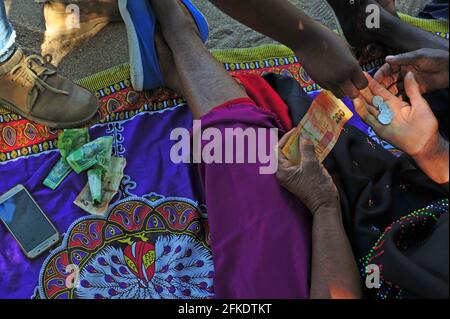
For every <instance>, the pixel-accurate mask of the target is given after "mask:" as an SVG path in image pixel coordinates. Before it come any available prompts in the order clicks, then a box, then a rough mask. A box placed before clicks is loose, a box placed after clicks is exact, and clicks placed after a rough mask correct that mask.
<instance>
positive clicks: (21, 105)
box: [0, 49, 98, 129]
mask: <svg viewBox="0 0 450 319" xmlns="http://www.w3.org/2000/svg"><path fill="white" fill-rule="evenodd" d="M0 104H1V105H2V106H4V107H6V108H7V109H9V110H11V111H13V112H15V113H18V114H20V115H22V116H23V117H25V118H27V119H30V120H32V121H34V122H36V123H39V124H42V125H45V126H48V127H52V128H58V129H59V128H73V127H78V126H81V125H83V124H86V123H87V122H88V121H89V120H90V119H91V118H93V117H94V115H95V114H96V113H97V110H98V103H97V99H96V98H95V96H94V95H93V94H92V93H91V92H89V91H87V90H85V89H83V88H81V87H79V86H77V85H75V84H74V83H72V82H71V81H70V80H68V79H66V78H63V77H61V76H59V75H58V74H57V72H56V69H54V68H53V67H51V66H48V64H47V63H46V61H45V60H44V58H42V57H41V56H39V55H30V56H28V57H27V56H25V55H24V54H23V52H22V50H20V49H17V50H16V52H15V53H14V55H13V56H12V57H11V58H10V59H9V60H8V61H6V62H5V63H3V64H0Z"/></svg>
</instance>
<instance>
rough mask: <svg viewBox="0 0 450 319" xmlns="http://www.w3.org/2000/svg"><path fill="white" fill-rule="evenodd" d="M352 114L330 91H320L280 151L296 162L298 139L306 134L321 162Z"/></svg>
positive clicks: (297, 158) (298, 155) (297, 161)
mask: <svg viewBox="0 0 450 319" xmlns="http://www.w3.org/2000/svg"><path fill="white" fill-rule="evenodd" d="M352 116H353V113H352V112H351V111H350V110H349V109H348V107H347V106H346V105H345V104H344V103H343V102H342V101H341V100H339V99H337V98H336V97H335V96H334V95H333V94H332V93H331V92H328V91H323V92H321V93H320V94H319V95H318V96H317V97H316V98H315V100H314V101H313V103H312V105H311V106H310V108H309V110H308V112H307V113H306V115H305V116H304V117H303V119H302V120H301V122H300V124H299V125H298V127H297V130H296V131H295V132H294V133H293V134H292V135H291V136H290V137H289V139H288V140H287V142H286V145H284V147H283V148H282V149H281V152H282V153H283V154H284V155H285V156H286V157H287V158H288V159H289V160H291V161H292V162H293V163H294V164H298V163H299V162H300V154H299V152H298V139H299V136H300V135H303V136H307V137H308V138H309V139H310V140H311V141H312V142H313V144H314V147H315V151H316V155H317V158H318V159H319V162H321V163H322V162H323V161H324V160H325V158H326V157H327V156H328V154H330V152H331V150H332V149H333V147H334V146H335V145H336V142H337V141H338V139H339V136H340V135H341V132H342V128H343V127H344V125H345V124H346V123H347V122H348V120H350V119H351V118H352Z"/></svg>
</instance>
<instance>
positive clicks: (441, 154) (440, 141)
mask: <svg viewBox="0 0 450 319" xmlns="http://www.w3.org/2000/svg"><path fill="white" fill-rule="evenodd" d="M448 151H449V149H448V142H447V141H446V140H445V139H444V138H443V137H442V136H440V135H439V136H437V141H436V142H435V143H434V144H433V147H432V149H430V150H424V151H423V152H422V154H418V155H415V156H412V157H413V159H414V160H415V161H416V163H417V165H419V167H420V168H421V169H422V171H423V172H424V173H425V174H427V176H428V177H430V178H431V179H432V180H433V181H435V182H436V183H438V184H445V183H448V181H449V153H448Z"/></svg>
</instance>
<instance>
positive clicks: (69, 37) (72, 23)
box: [38, 0, 122, 64]
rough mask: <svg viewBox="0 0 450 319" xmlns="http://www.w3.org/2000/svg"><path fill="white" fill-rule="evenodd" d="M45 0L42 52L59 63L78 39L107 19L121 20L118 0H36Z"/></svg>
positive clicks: (92, 33) (96, 30)
mask: <svg viewBox="0 0 450 319" xmlns="http://www.w3.org/2000/svg"><path fill="white" fill-rule="evenodd" d="M38 2H41V3H44V18H45V29H46V31H45V38H44V41H43V43H42V47H41V49H42V55H44V56H45V55H51V56H52V58H53V59H52V61H53V63H55V64H58V63H59V62H60V61H61V60H62V59H63V58H64V56H65V55H67V53H68V52H70V51H71V50H72V49H73V48H74V47H75V46H77V45H78V44H79V43H80V42H81V41H83V40H86V39H90V38H92V37H94V36H95V35H96V34H98V33H99V32H100V31H101V30H103V28H105V27H106V26H107V25H108V24H109V23H110V22H119V21H122V18H121V16H120V12H119V5H118V2H117V0H76V1H73V0H70V1H69V0H39V1H38Z"/></svg>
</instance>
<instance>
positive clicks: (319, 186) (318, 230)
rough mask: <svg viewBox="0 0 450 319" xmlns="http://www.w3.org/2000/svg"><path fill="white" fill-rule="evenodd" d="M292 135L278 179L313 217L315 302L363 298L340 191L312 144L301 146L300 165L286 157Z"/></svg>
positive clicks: (312, 290) (313, 292) (302, 143)
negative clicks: (343, 222)
mask: <svg viewBox="0 0 450 319" xmlns="http://www.w3.org/2000/svg"><path fill="white" fill-rule="evenodd" d="M292 133H293V131H291V132H290V133H288V134H286V135H285V136H284V137H283V139H282V140H281V141H280V155H279V165H278V168H279V170H278V172H277V178H278V180H279V182H280V184H281V185H282V186H283V187H285V188H286V189H287V190H289V191H290V192H291V193H293V194H294V195H295V196H297V197H298V198H299V199H300V200H301V201H302V202H303V203H304V204H305V205H306V206H307V207H308V209H309V210H310V211H311V213H312V214H313V229H312V243H313V244H312V271H311V293H310V295H311V298H314V299H324V298H335V299H344V298H345V299H346V298H361V296H362V291H361V279H360V276H359V273H358V268H357V265H356V262H355V257H354V256H353V252H352V249H351V246H350V243H349V241H348V238H347V236H346V234H345V230H344V226H343V224H342V216H341V210H340V204H339V195H338V191H337V188H336V186H335V184H334V182H333V180H332V178H331V176H330V175H329V174H328V172H327V170H326V169H325V167H324V166H323V165H322V164H320V162H319V161H318V160H317V157H316V154H315V150H314V145H313V144H312V143H311V142H309V141H305V140H303V139H302V141H301V142H300V154H301V155H300V158H301V159H302V161H301V163H300V164H299V165H294V164H292V163H291V162H290V161H289V160H288V159H287V158H286V157H284V155H283V154H282V152H281V149H282V148H283V146H284V145H285V144H286V142H287V140H288V139H289V137H290V135H291V134H292Z"/></svg>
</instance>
